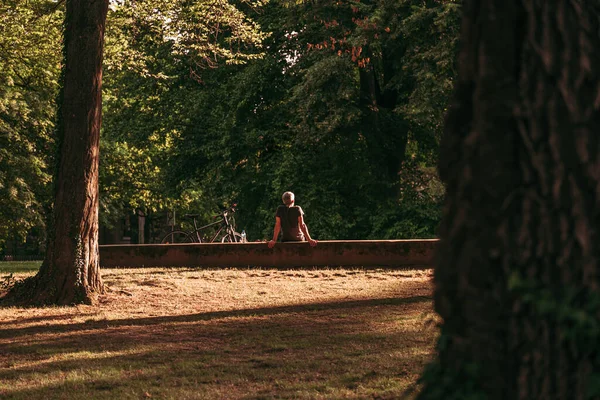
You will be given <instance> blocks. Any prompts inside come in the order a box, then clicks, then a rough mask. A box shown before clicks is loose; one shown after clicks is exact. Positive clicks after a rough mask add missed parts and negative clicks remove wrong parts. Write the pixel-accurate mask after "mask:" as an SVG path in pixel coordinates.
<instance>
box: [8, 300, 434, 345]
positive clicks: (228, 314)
mask: <svg viewBox="0 0 600 400" xmlns="http://www.w3.org/2000/svg"><path fill="white" fill-rule="evenodd" d="M431 299H432V298H431V297H430V296H413V297H404V298H382V299H367V300H351V301H339V302H330V303H310V304H300V305H290V306H278V307H263V308H248V309H241V310H231V311H214V312H205V313H199V314H187V315H174V316H159V317H145V318H125V319H111V320H89V321H86V322H84V323H75V324H54V325H42V326H29V327H23V328H2V329H0V339H1V338H15V337H18V336H21V335H31V334H38V333H60V332H73V331H78V330H85V331H89V330H94V329H106V327H107V326H110V327H118V326H132V325H135V326H140V325H142V326H143V325H154V324H165V323H178V322H195V321H206V320H212V319H223V318H232V317H247V316H268V315H273V314H281V313H301V312H307V311H322V310H339V309H353V308H361V307H376V306H386V305H399V304H411V303H421V302H429V301H431ZM67 317H72V316H64V319H66V318H67ZM46 318H48V317H46ZM51 318H52V319H54V317H51ZM43 319H44V317H33V318H29V319H20V318H19V319H15V320H12V321H7V323H22V322H28V321H36V320H43Z"/></svg>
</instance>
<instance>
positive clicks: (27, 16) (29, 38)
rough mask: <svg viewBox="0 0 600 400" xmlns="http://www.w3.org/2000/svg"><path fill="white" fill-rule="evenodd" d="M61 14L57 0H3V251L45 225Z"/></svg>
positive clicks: (0, 92) (0, 93)
mask: <svg viewBox="0 0 600 400" xmlns="http://www.w3.org/2000/svg"><path fill="white" fill-rule="evenodd" d="M61 15H62V13H61V11H60V10H57V9H56V5H55V3H53V2H51V1H43V0H37V1H30V2H22V1H5V2H3V3H2V4H1V5H0V49H1V51H0V251H1V250H2V247H3V244H4V243H5V241H6V240H7V239H8V238H10V239H15V238H16V239H17V240H24V239H25V236H26V234H27V232H28V231H30V230H31V229H32V228H34V227H37V228H43V226H44V222H45V217H44V215H45V209H46V208H47V206H48V196H49V190H48V184H49V182H50V172H49V170H50V168H49V166H50V164H51V155H52V154H53V139H52V132H53V129H54V113H55V110H54V106H53V101H54V99H55V96H56V92H57V89H58V85H57V78H58V75H59V64H60V57H61V53H60V47H59V45H58V44H59V42H60V30H59V28H60V21H61Z"/></svg>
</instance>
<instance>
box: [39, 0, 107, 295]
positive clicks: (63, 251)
mask: <svg viewBox="0 0 600 400" xmlns="http://www.w3.org/2000/svg"><path fill="white" fill-rule="evenodd" d="M66 7H67V12H66V17H65V37H64V46H65V49H64V51H65V70H64V71H63V82H62V83H63V87H62V96H61V99H59V102H60V104H59V122H58V139H59V140H58V143H59V155H58V160H57V163H58V172H57V176H56V182H55V202H54V210H53V226H52V227H51V229H50V235H49V242H48V248H47V252H46V258H45V260H44V263H43V265H42V268H41V269H40V271H39V273H38V275H37V276H36V278H35V289H34V293H33V296H32V297H33V301H34V302H35V303H56V304H73V303H81V302H84V303H91V302H93V301H94V300H95V297H96V295H97V294H98V293H101V292H102V291H103V284H102V280H101V277H100V273H99V260H98V254H99V252H98V162H99V158H98V156H99V138H100V126H101V123H102V114H101V112H102V93H101V92H102V52H103V43H104V25H105V21H106V14H107V11H108V0H67V6H66Z"/></svg>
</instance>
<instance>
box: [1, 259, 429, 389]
mask: <svg viewBox="0 0 600 400" xmlns="http://www.w3.org/2000/svg"><path fill="white" fill-rule="evenodd" d="M38 266H39V265H36V264H35V263H0V291H1V289H2V288H3V287H6V286H7V284H9V283H10V281H11V280H13V278H16V279H20V278H23V277H26V276H30V275H32V274H33V273H34V271H35V268H37V267H38ZM11 274H12V275H11ZM102 276H103V279H104V282H105V283H106V285H107V288H108V290H107V292H106V294H104V295H102V296H101V297H100V302H99V304H98V305H96V306H83V305H82V306H74V307H47V308H22V307H4V308H0V398H2V399H28V400H31V399H69V400H70V399H397V398H401V397H406V398H412V397H414V393H415V390H416V389H417V379H418V377H419V375H420V373H421V371H422V369H423V367H424V366H425V365H426V364H427V362H428V361H429V360H431V358H432V357H433V352H434V346H435V339H436V335H437V323H438V321H437V319H436V316H435V314H434V313H433V310H432V300H431V295H432V285H431V277H432V272H431V270H389V269H308V270H306V269H305V270H274V269H212V270H199V269H193V268H178V269H172V268H171V269H166V268H153V269H148V268H147V269H104V270H103V271H102Z"/></svg>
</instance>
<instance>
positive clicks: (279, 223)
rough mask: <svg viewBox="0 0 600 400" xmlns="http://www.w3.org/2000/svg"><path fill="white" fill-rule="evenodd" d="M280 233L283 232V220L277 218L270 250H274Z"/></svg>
mask: <svg viewBox="0 0 600 400" xmlns="http://www.w3.org/2000/svg"><path fill="white" fill-rule="evenodd" d="M279 231H281V219H280V218H279V217H275V228H273V239H271V240H270V241H269V248H273V246H275V243H276V242H277V238H278V237H279Z"/></svg>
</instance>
